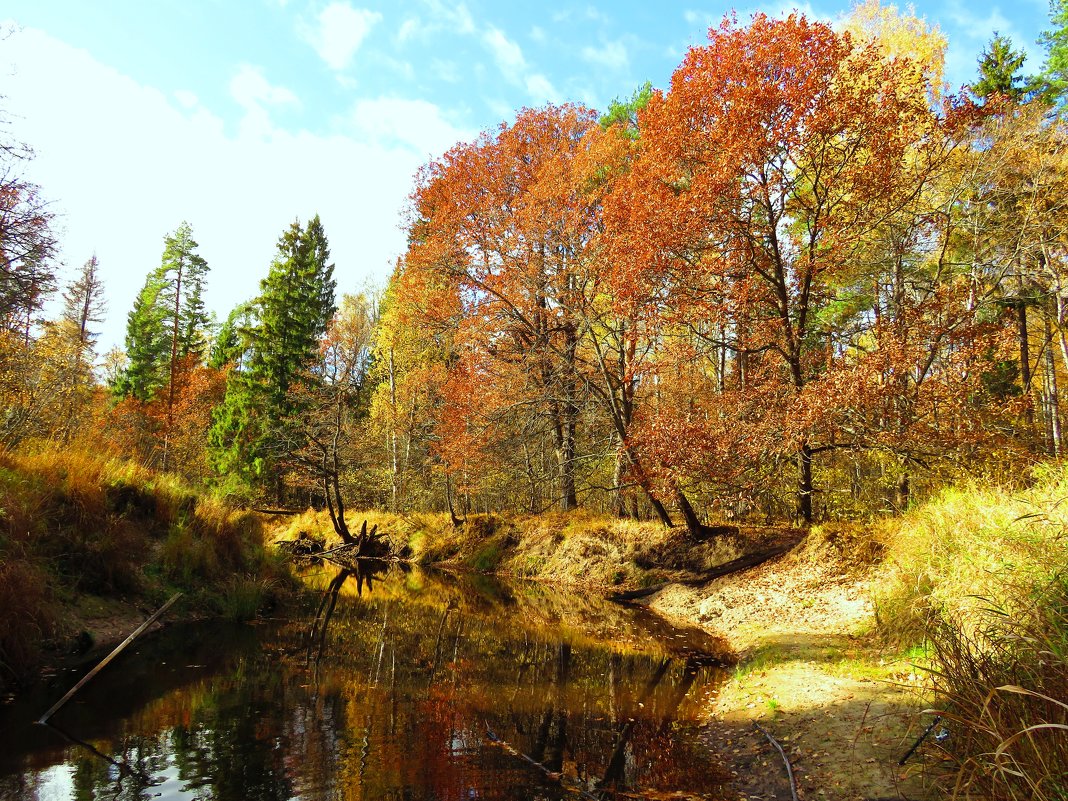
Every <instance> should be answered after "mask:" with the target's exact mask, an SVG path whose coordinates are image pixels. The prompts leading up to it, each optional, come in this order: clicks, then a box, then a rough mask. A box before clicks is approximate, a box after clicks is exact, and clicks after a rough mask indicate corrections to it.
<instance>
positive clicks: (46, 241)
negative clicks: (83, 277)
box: [0, 111, 57, 343]
mask: <svg viewBox="0 0 1068 801" xmlns="http://www.w3.org/2000/svg"><path fill="white" fill-rule="evenodd" d="M7 126H8V120H7V118H6V115H5V114H4V113H3V112H2V111H0V325H3V326H4V328H5V329H6V330H9V331H18V332H19V333H20V334H21V336H22V339H23V342H24V343H28V342H29V339H30V335H31V328H32V326H33V323H34V322H35V315H36V314H37V313H38V312H39V311H40V309H41V307H42V305H43V304H44V301H45V299H46V298H47V297H48V296H49V294H51V292H52V291H53V290H54V289H55V269H54V267H53V264H52V260H53V259H54V257H55V253H56V248H57V242H56V238H55V234H54V233H53V231H52V223H53V220H54V214H53V213H52V211H51V210H50V209H49V208H48V203H47V202H46V201H45V200H44V198H43V197H42V196H41V190H40V187H38V186H37V185H36V184H34V183H32V182H30V181H27V180H26V179H25V178H24V177H23V170H24V169H25V166H26V164H27V162H28V161H29V160H30V159H31V158H32V157H33V151H32V149H30V147H29V146H27V145H25V144H23V143H22V142H19V141H17V140H16V139H14V138H12V137H11V136H10V135H9V134H8V132H7V130H6V129H7Z"/></svg>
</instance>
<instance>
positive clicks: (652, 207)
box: [607, 15, 944, 521]
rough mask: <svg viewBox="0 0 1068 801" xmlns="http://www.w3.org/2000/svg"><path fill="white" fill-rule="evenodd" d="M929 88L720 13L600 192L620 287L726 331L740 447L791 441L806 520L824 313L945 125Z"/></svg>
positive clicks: (869, 57)
mask: <svg viewBox="0 0 1068 801" xmlns="http://www.w3.org/2000/svg"><path fill="white" fill-rule="evenodd" d="M910 85H911V86H913V87H915V88H909V86H910ZM927 85H928V84H927V81H926V79H925V78H924V76H923V73H922V72H921V71H919V70H917V69H916V68H915V67H914V66H913V65H912V64H911V63H909V62H908V61H907V60H904V59H885V58H883V56H882V54H881V52H880V49H879V47H878V46H877V45H875V44H869V45H864V44H861V45H858V46H855V45H854V43H853V41H852V39H851V38H849V37H847V36H845V35H841V34H836V33H835V32H834V31H833V30H831V29H830V28H828V27H827V26H825V25H822V24H819V23H812V22H809V21H807V20H805V19H804V18H802V17H798V16H796V15H792V16H790V17H788V18H787V19H785V20H770V19H768V18H767V17H765V16H763V15H757V16H756V17H754V19H753V21H752V23H751V24H750V25H749V26H748V27H745V28H742V27H739V26H738V25H737V23H735V22H734V21H733V20H730V19H728V20H726V21H725V22H724V23H723V24H722V25H721V26H720V27H718V28H714V29H712V30H711V31H710V32H709V44H708V45H707V46H705V47H702V48H693V49H691V50H690V52H689V53H688V54H687V56H686V58H685V60H684V61H683V64H682V66H681V67H680V68H679V69H678V70H677V71H676V73H675V74H674V75H673V77H672V82H671V88H670V90H669V92H668V93H667V94H664V95H659V94H658V95H655V96H654V97H653V99H652V100H651V101H650V104H649V108H648V110H647V112H646V113H645V114H644V115H643V116H642V118H641V120H642V127H643V129H642V135H641V137H640V140H639V141H640V142H641V143H642V144H641V147H642V153H641V155H640V157H639V158H638V160H637V161H636V163H635V166H634V169H633V170H632V171H631V173H630V174H629V175H628V176H627V178H626V179H624V181H623V182H622V184H621V188H620V189H619V190H618V191H616V192H613V193H612V195H611V196H610V198H609V208H608V211H607V225H608V229H609V232H610V233H611V234H612V235H613V236H612V237H611V238H610V241H611V242H614V243H615V244H614V245H610V248H609V249H610V252H611V253H612V255H613V256H614V258H615V261H616V262H617V264H618V267H617V275H618V286H619V291H620V293H621V295H622V296H623V297H626V296H628V294H630V295H632V296H646V297H649V296H655V295H659V296H663V295H665V294H666V295H668V296H670V297H672V298H673V303H674V304H675V306H676V308H678V309H679V310H680V311H681V312H682V313H683V314H684V315H689V316H692V315H695V314H699V315H702V316H703V318H704V319H705V320H707V321H708V322H709V323H710V324H712V326H713V328H722V329H723V330H725V331H729V332H730V339H731V348H732V349H733V350H734V351H735V353H738V354H739V355H743V354H744V355H745V356H746V360H745V361H744V362H742V361H739V367H740V368H744V371H743V373H739V378H740V380H741V381H742V382H743V383H742V386H744V390H745V393H746V394H747V395H748V396H750V397H759V398H760V399H761V400H760V402H759V404H758V406H757V407H754V412H755V413H758V414H759V423H760V425H759V426H758V429H759V431H760V432H761V435H762V436H761V437H760V438H759V439H757V440H754V442H753V445H754V447H755V450H754V453H755V455H758V456H759V455H760V454H761V453H763V452H765V451H772V452H774V451H781V450H782V449H792V450H793V453H794V459H795V462H796V465H797V474H798V481H797V499H798V514H799V516H800V517H801V518H802V519H803V520H806V521H809V520H811V519H812V516H813V492H814V491H815V486H814V483H813V474H812V462H813V459H814V457H815V456H816V455H817V454H818V453H821V452H823V451H825V450H827V449H828V448H833V447H836V446H837V443H835V442H834V441H833V439H831V438H830V433H831V432H829V431H827V430H826V429H825V428H824V427H823V426H822V425H821V423H822V421H823V420H824V419H829V418H826V417H823V416H822V415H820V414H817V415H816V416H813V415H812V413H811V411H812V410H820V409H826V408H827V407H828V404H832V403H835V402H837V401H838V400H840V399H838V398H836V397H835V396H834V393H832V392H830V391H829V390H830V386H829V385H825V384H823V383H822V382H821V378H822V376H823V375H824V374H825V373H826V372H827V370H828V368H829V367H830V366H831V360H833V358H834V356H835V354H836V347H835V346H834V343H833V342H830V341H829V340H828V337H827V333H826V332H825V331H824V327H825V326H824V319H825V314H826V312H827V311H828V310H829V309H830V308H831V306H832V305H833V304H834V302H835V300H836V298H837V295H838V292H839V289H840V288H841V287H843V286H846V285H848V284H850V283H851V282H852V281H853V280H854V278H855V276H856V270H857V261H856V256H857V254H858V251H859V250H860V249H861V248H862V247H863V246H864V245H865V244H866V243H867V241H868V237H869V235H870V234H871V233H872V232H873V231H874V230H875V229H876V228H877V227H878V226H879V225H880V224H881V223H882V222H883V221H884V220H885V219H886V218H887V216H888V215H890V214H893V213H894V212H895V211H896V210H898V209H899V208H901V207H902V205H903V204H905V203H906V202H907V201H908V199H909V198H911V197H913V196H914V194H915V192H916V190H917V186H918V185H919V184H922V182H923V181H924V180H925V175H926V174H927V170H928V169H929V168H930V165H931V163H932V162H931V159H936V158H937V150H935V151H934V153H933V154H932V156H931V158H930V159H928V158H916V157H915V153H916V152H917V149H918V148H919V147H920V145H921V144H922V143H924V142H926V141H932V142H935V143H941V142H942V141H943V138H944V137H943V135H942V133H941V132H940V128H939V126H940V125H941V123H940V121H939V119H938V118H937V117H936V116H935V115H934V114H933V113H932V112H931V110H930V107H929V105H928V103H929V97H928V94H929V93H928V91H926V89H925V88H924V87H926V86H927ZM802 409H807V410H809V411H807V412H805V413H804V414H801V413H800V412H801V410H802ZM725 411H726V410H721V411H720V412H718V414H722V413H724V412H725ZM705 414H715V413H714V412H712V411H711V410H707V411H706V412H705ZM665 433H666V432H665Z"/></svg>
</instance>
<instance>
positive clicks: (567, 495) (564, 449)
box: [554, 404, 578, 512]
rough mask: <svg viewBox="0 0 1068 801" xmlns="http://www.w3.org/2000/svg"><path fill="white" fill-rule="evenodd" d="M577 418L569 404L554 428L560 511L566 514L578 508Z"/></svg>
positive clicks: (563, 408) (562, 408) (561, 411)
mask: <svg viewBox="0 0 1068 801" xmlns="http://www.w3.org/2000/svg"><path fill="white" fill-rule="evenodd" d="M575 416H576V414H575V410H574V409H573V408H571V407H570V405H569V404H564V405H562V407H561V408H560V415H559V419H558V420H557V421H556V425H555V426H554V434H555V437H556V461H557V470H558V471H559V472H558V476H559V481H560V509H561V510H562V511H564V512H567V511H570V510H571V509H575V508H577V507H578V493H577V492H576V490H575V428H576V424H575Z"/></svg>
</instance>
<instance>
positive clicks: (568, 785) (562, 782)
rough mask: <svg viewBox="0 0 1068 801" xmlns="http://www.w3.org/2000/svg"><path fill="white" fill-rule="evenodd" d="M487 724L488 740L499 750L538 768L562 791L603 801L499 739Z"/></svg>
mask: <svg viewBox="0 0 1068 801" xmlns="http://www.w3.org/2000/svg"><path fill="white" fill-rule="evenodd" d="M485 724H486V739H488V740H489V741H490V742H491V743H493V744H494V745H496V746H498V747H499V748H501V749H502V750H503V751H504V752H505V753H507V754H511V755H512V756H514V757H516V758H517V759H521V760H523V761H524V762H526V763H527V764H528V765H530V766H531V767H532V768H536V769H537V770H539V771H541V772H542V774H543V775H544V776H545V778H546V779H548V780H549V781H551V782H554V783H556V784H557V785H559V786H560V787H561V788H562V789H564V790H567V791H569V792H572V793H576V794H577V795H579V796H580V797H582V798H586V799H589V801H601V799H600V798H599V797H598V796H596V795H594V794H593V793H591V792H589V791H588V790H586V789H584V788H583V787H580V786H578V785H577V783H575V782H572V781H570V780H568V778H567V777H566V776H564V775H563V774H562V773H558V772H557V771H554V770H550V769H549V768H547V767H545V765H544V764H542V763H541V762H538V761H537V760H536V759H534V758H533V757H531V756H528V755H527V754H524V753H523V752H522V751H520V750H519V749H518V748H516V747H515V746H513V745H512V744H511V743H509V742H508V741H507V740H504V739H502V738H501V737H499V736H498V735H497V733H496V732H495V731H493V729H491V728H490V725H489V721H488V720H487V721H485Z"/></svg>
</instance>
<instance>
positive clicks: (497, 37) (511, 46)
mask: <svg viewBox="0 0 1068 801" xmlns="http://www.w3.org/2000/svg"><path fill="white" fill-rule="evenodd" d="M482 41H483V43H484V44H485V45H486V47H488V48H489V51H490V53H491V54H492V55H493V60H494V61H495V62H496V64H497V68H498V69H499V70H500V71H501V74H502V75H503V76H504V77H505V79H506V80H508V81H510V82H511V83H513V84H515V85H517V86H522V87H523V88H525V89H526V90H527V94H529V95H530V96H531V98H532V99H533V100H535V101H537V102H544V101H546V100H551V101H554V102H557V101H559V98H560V94H559V92H557V91H556V88H555V87H554V86H553V85H552V83H551V82H550V81H549V79H548V78H546V77H545V76H544V75H543V74H541V73H531V72H530V69H529V67H528V65H527V60H526V58H525V57H524V56H523V49H522V48H521V47H520V46H519V45H518V44H517V43H516V42H514V41H512V40H511V39H509V38H508V37H507V36H506V35H505V34H504V32H503V31H501V30H500V29H499V28H495V27H493V26H492V25H491V26H489V27H488V28H486V30H485V32H484V33H483V34H482Z"/></svg>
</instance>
